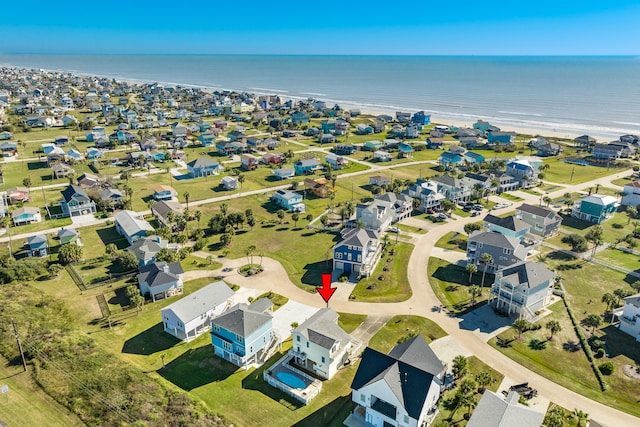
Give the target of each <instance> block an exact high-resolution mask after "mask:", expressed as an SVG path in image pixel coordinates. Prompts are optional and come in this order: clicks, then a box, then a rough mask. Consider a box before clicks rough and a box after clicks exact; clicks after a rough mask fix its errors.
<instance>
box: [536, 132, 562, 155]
mask: <svg viewBox="0 0 640 427" xmlns="http://www.w3.org/2000/svg"><path fill="white" fill-rule="evenodd" d="M529 144H530V145H531V147H532V148H535V149H536V150H538V152H537V155H538V156H540V157H550V156H557V155H558V154H560V153H561V152H562V146H560V144H556V143H553V142H549V141H547V140H546V139H545V138H543V137H541V136H539V137H537V138H534V139H532V140H531V142H530V143H529Z"/></svg>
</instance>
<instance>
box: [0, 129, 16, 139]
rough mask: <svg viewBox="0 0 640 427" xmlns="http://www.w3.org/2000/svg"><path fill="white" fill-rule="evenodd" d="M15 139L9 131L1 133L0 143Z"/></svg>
mask: <svg viewBox="0 0 640 427" xmlns="http://www.w3.org/2000/svg"><path fill="white" fill-rule="evenodd" d="M11 138H13V134H12V133H11V132H9V131H6V130H5V131H2V132H0V141H6V140H7V139H11Z"/></svg>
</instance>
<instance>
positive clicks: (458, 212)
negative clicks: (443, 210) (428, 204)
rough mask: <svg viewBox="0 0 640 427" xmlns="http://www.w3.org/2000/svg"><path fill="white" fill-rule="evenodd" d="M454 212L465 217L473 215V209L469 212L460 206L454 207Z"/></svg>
mask: <svg viewBox="0 0 640 427" xmlns="http://www.w3.org/2000/svg"><path fill="white" fill-rule="evenodd" d="M452 213H453V214H455V215H458V216H461V217H463V218H466V217H469V216H471V211H469V212H467V211H465V210H464V209H462V208H459V207H457V206H456V207H455V208H454V209H453V211H452Z"/></svg>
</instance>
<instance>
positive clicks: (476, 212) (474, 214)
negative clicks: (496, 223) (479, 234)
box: [471, 211, 480, 216]
mask: <svg viewBox="0 0 640 427" xmlns="http://www.w3.org/2000/svg"><path fill="white" fill-rule="evenodd" d="M479 215H480V211H473V213H472V214H471V216H479Z"/></svg>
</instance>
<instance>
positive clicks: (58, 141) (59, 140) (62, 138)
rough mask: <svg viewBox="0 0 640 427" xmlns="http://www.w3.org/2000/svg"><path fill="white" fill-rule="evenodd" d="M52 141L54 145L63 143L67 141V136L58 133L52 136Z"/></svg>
mask: <svg viewBox="0 0 640 427" xmlns="http://www.w3.org/2000/svg"><path fill="white" fill-rule="evenodd" d="M53 143H54V144H56V145H65V144H68V143H69V137H68V136H66V135H58V136H56V137H55V138H53Z"/></svg>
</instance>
